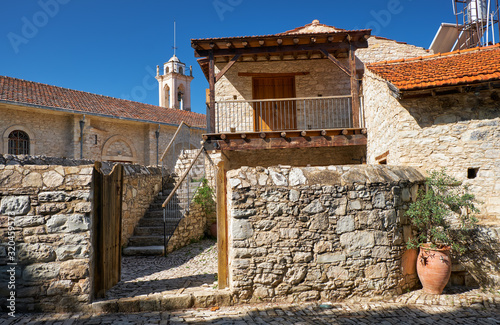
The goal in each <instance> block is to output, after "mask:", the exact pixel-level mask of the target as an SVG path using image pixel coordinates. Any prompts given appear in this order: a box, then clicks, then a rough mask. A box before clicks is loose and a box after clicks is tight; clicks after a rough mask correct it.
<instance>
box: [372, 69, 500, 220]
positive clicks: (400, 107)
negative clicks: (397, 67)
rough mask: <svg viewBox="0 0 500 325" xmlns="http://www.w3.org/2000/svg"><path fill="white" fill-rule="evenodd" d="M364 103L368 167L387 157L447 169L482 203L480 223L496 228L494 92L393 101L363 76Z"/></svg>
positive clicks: (499, 166)
mask: <svg viewBox="0 0 500 325" xmlns="http://www.w3.org/2000/svg"><path fill="white" fill-rule="evenodd" d="M364 97H365V117H366V127H367V129H368V133H369V137H368V145H367V154H368V163H377V159H376V157H378V156H380V155H383V154H384V153H388V155H387V163H388V164H391V165H408V166H414V167H418V168H420V169H421V170H424V171H429V170H434V169H439V168H442V167H446V169H447V171H448V173H449V174H451V175H452V176H454V177H456V178H457V179H459V180H461V181H463V182H464V183H465V184H468V185H470V186H471V190H472V192H473V193H474V194H476V196H477V197H478V198H479V199H480V200H481V201H483V202H484V204H483V205H481V206H480V208H481V215H482V223H483V224H485V225H491V226H496V227H499V226H500V160H499V157H500V96H499V92H498V90H496V91H489V90H486V91H481V92H477V93H463V94H450V95H439V96H430V95H429V96H427V97H419V98H414V99H402V100H397V99H396V98H394V97H393V96H392V95H391V94H390V90H389V88H388V87H387V84H386V82H385V81H384V80H380V78H379V77H378V76H377V75H375V74H373V73H372V72H370V71H368V72H367V73H366V74H365V81H364ZM474 174H475V175H474Z"/></svg>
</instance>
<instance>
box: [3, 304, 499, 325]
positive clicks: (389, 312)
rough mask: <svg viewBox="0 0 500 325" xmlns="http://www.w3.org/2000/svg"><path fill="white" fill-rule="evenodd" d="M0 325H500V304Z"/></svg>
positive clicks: (265, 308) (270, 309)
mask: <svg viewBox="0 0 500 325" xmlns="http://www.w3.org/2000/svg"><path fill="white" fill-rule="evenodd" d="M2 320H3V322H2ZM0 324H6V325H11V324H30V325H31V324H34V325H35V324H36V325H38V324H40V325H41V324H46V325H70V324H75V325H77V324H86V325H91V324H96V325H97V324H171V325H175V324H241V325H244V324H245V325H246V324H249V325H250V324H304V325H305V324H500V304H496V305H492V306H490V308H484V307H483V308H479V307H475V306H470V307H461V306H428V305H407V304H394V303H359V304H341V303H335V304H323V305H321V304H317V303H315V304H300V305H299V304H259V305H240V306H232V307H222V308H211V309H191V310H182V311H175V312H152V313H133V314H103V315H82V314H52V315H48V314H28V315H18V317H16V318H14V319H12V318H10V319H5V318H3V319H0Z"/></svg>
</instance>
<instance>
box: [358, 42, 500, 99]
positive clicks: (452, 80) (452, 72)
mask: <svg viewBox="0 0 500 325" xmlns="http://www.w3.org/2000/svg"><path fill="white" fill-rule="evenodd" d="M367 68H368V69H369V70H371V71H373V72H375V73H376V74H378V75H379V76H381V77H382V78H384V79H386V80H387V81H389V82H391V83H392V84H393V85H394V86H396V87H397V88H398V89H399V90H418V89H425V88H433V87H441V86H455V85H463V84H470V83H477V82H484V81H491V80H500V44H497V45H493V46H488V47H482V48H481V47H479V48H473V49H468V50H461V51H455V52H450V53H444V54H441V53H439V54H434V55H429V56H423V57H418V58H412V59H400V60H394V61H384V62H378V63H372V64H369V65H367Z"/></svg>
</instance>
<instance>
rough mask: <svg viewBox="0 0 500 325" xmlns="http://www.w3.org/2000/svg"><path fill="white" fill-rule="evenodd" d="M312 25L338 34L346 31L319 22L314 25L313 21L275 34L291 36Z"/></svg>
mask: <svg viewBox="0 0 500 325" xmlns="http://www.w3.org/2000/svg"><path fill="white" fill-rule="evenodd" d="M313 25H314V26H321V27H328V28H334V29H336V30H337V31H339V32H345V31H348V30H347V29H344V28H337V27H335V26H330V25H326V24H321V23H319V21H318V23H316V24H315V22H314V21H313V22H311V23H309V24H306V25H304V26H300V27H295V28H294V29H291V30H287V31H285V32H282V33H279V34H276V35H287V34H293V33H295V32H298V31H300V30H301V29H304V28H307V27H309V26H313Z"/></svg>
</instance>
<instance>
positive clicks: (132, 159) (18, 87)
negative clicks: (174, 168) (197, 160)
mask: <svg viewBox="0 0 500 325" xmlns="http://www.w3.org/2000/svg"><path fill="white" fill-rule="evenodd" d="M170 74H172V73H170ZM186 78H191V79H192V77H186ZM164 87H166V86H164ZM162 89H163V88H162ZM162 89H160V90H162ZM182 121H184V122H185V123H187V124H189V125H191V126H192V127H193V128H192V136H190V137H189V138H186V139H185V140H184V142H185V143H183V144H182V146H183V147H184V149H190V148H195V147H199V146H200V140H201V134H202V133H203V132H204V131H205V125H206V119H205V116H204V115H203V114H198V113H194V112H190V111H187V110H180V109H176V108H166V107H159V106H154V105H149V104H143V103H138V102H133V101H128V100H124V99H117V98H112V97H107V96H101V95H97V94H92V93H88V92H83V91H77V90H72V89H66V88H61V87H56V86H50V85H46V84H41V83H37V82H32V81H26V80H21V79H16V78H12V77H6V76H0V135H1V137H2V142H1V143H0V153H1V154H24V155H44V156H51V157H62V158H73V159H82V158H83V159H91V160H99V161H114V162H127V163H135V164H141V165H155V164H157V162H158V156H161V155H162V152H163V150H164V149H165V148H166V147H167V145H168V143H169V141H170V139H171V138H172V136H173V134H174V133H175V131H176V129H177V127H178V126H179V124H181V122H182ZM179 148H180V147H179ZM179 148H177V149H176V150H177V151H178V150H180V149H179Z"/></svg>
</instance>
